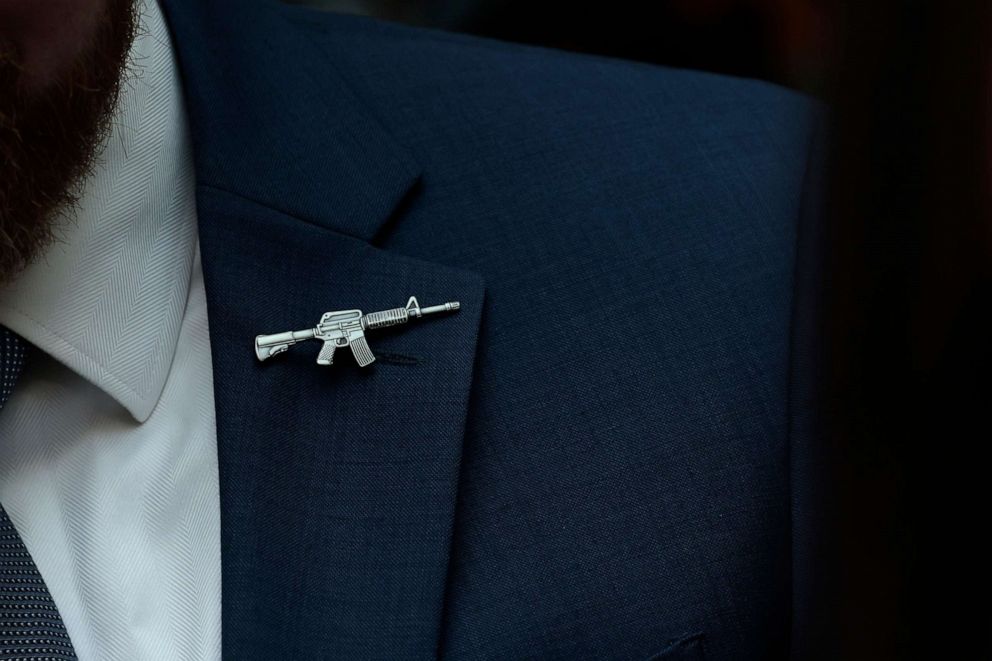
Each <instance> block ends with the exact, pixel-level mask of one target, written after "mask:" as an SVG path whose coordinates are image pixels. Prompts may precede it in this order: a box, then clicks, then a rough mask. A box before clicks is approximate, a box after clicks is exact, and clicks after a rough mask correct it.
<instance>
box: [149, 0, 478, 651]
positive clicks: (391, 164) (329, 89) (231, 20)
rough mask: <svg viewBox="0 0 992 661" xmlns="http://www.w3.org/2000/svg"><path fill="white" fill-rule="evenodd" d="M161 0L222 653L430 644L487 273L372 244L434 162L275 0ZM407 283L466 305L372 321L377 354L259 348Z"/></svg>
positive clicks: (377, 303)
mask: <svg viewBox="0 0 992 661" xmlns="http://www.w3.org/2000/svg"><path fill="white" fill-rule="evenodd" d="M164 6H165V9H166V12H167V15H168V17H169V20H170V24H171V26H172V28H173V38H174V39H175V42H176V48H177V51H178V52H179V56H180V57H179V59H180V63H181V66H182V69H183V75H184V79H185V81H184V82H185V88H186V91H187V106H188V108H189V115H190V124H191V126H192V128H193V142H194V152H195V160H196V164H197V177H198V184H199V185H198V193H197V210H198V217H199V227H200V240H201V251H202V255H203V270H204V281H205V285H206V294H207V304H208V313H209V319H210V340H211V353H212V356H213V363H214V390H215V404H216V410H217V442H218V460H219V472H220V487H221V494H220V496H221V543H222V554H223V555H222V580H223V588H222V592H223V596H222V618H223V622H222V625H223V629H224V636H223V640H224V642H223V656H224V658H230V659H239V660H240V659H254V658H427V657H431V656H434V654H435V653H436V649H437V644H438V635H439V628H440V622H441V612H442V600H443V595H444V588H445V580H446V576H447V568H448V553H449V544H450V540H451V528H452V525H453V514H454V505H455V496H456V492H457V483H458V474H459V466H460V459H461V449H462V442H463V438H464V427H465V420H466V412H467V407H468V400H469V394H470V389H471V383H472V368H473V363H474V357H475V346H476V337H477V334H478V328H479V322H480V316H481V309H482V302H483V285H482V282H481V280H480V278H479V277H478V276H476V275H475V274H472V273H468V272H464V271H460V270H457V269H451V268H448V267H445V266H442V265H438V264H432V263H427V262H423V261H419V260H414V259H410V258H407V257H404V256H402V255H397V254H393V253H390V252H388V251H384V250H380V249H378V248H376V247H374V246H373V245H371V244H370V243H369V240H370V239H371V238H372V237H374V236H375V235H376V234H377V232H380V230H381V228H382V227H383V224H384V223H385V222H386V221H387V219H388V218H389V217H390V215H391V214H393V213H395V211H394V208H395V206H396V205H397V204H398V203H399V202H400V201H401V200H402V199H403V198H404V197H405V196H406V195H407V194H408V191H410V189H411V187H412V186H413V184H414V182H415V181H416V179H417V172H418V171H419V169H418V168H417V166H416V165H415V164H414V163H413V161H412V160H411V158H410V156H409V154H408V153H407V152H406V151H405V150H404V149H403V148H402V147H400V146H399V145H397V144H395V142H394V141H393V140H392V138H391V137H390V136H388V135H387V134H386V132H385V131H384V130H383V129H382V128H381V126H379V124H378V123H377V122H376V121H375V120H374V119H372V117H371V114H370V113H369V112H368V111H367V110H366V109H363V108H362V107H361V105H360V104H359V103H358V102H357V100H356V99H354V97H352V96H351V94H350V93H349V91H348V89H347V88H346V86H345V85H344V84H343V83H342V82H341V80H340V79H339V78H337V77H336V76H335V75H334V74H333V72H332V71H331V70H330V68H329V66H328V64H327V63H326V62H324V61H323V57H322V56H321V55H320V53H317V52H314V51H313V50H312V49H311V48H310V47H309V46H307V44H306V42H304V41H303V37H300V36H294V35H293V34H292V33H293V30H292V29H291V28H290V27H289V26H288V25H287V24H286V22H285V20H284V18H283V17H282V14H281V12H280V10H279V9H278V8H277V7H268V6H264V7H262V8H257V7H254V6H251V5H249V3H246V4H245V5H241V4H231V5H228V4H226V3H222V2H215V3H202V2H200V1H199V0H196V1H193V0H165V2H164ZM301 221H303V222H301ZM410 295H416V296H418V298H419V299H420V301H421V302H422V303H424V304H425V305H429V304H433V303H435V302H442V301H444V300H459V301H461V303H462V309H461V311H460V312H459V313H458V314H454V315H451V316H447V317H443V318H439V319H425V320H423V321H421V322H419V323H417V324H415V325H413V324H411V325H410V326H405V327H400V328H398V329H387V330H384V331H379V332H377V333H376V334H370V337H369V342H370V344H371V346H372V350H373V352H375V353H376V354H377V355H378V356H379V361H377V362H376V363H375V364H374V365H373V366H371V367H370V368H366V369H364V370H363V369H361V368H358V367H357V366H356V365H355V364H354V361H352V360H351V359H350V358H346V357H342V359H340V360H337V359H336V364H335V365H334V366H333V367H330V368H326V367H318V366H317V365H316V364H315V358H316V353H317V349H318V347H316V346H312V345H301V346H299V347H294V348H293V349H292V350H291V351H290V352H288V353H287V354H285V355H281V356H278V357H276V358H273V359H271V360H270V361H268V362H266V363H263V364H260V363H259V362H258V361H257V360H256V359H255V356H254V352H253V349H252V340H253V337H254V336H255V335H256V334H258V333H272V332H279V331H284V330H297V329H301V328H307V327H310V326H312V325H313V324H314V323H315V322H316V321H317V320H318V319H319V317H320V315H321V314H322V313H323V312H325V311H328V310H335V309H348V308H354V307H358V308H362V309H364V310H365V311H371V310H374V309H383V308H389V307H394V306H398V305H402V304H404V303H405V302H406V299H407V297H408V296H410ZM390 331H394V332H390Z"/></svg>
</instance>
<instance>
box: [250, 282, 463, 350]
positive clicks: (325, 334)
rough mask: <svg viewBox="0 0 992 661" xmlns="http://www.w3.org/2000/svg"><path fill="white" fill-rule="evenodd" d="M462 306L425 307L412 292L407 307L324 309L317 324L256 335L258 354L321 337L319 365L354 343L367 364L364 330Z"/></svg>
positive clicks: (355, 348) (449, 304)
mask: <svg viewBox="0 0 992 661" xmlns="http://www.w3.org/2000/svg"><path fill="white" fill-rule="evenodd" d="M459 307H461V306H460V305H459V304H458V302H457V301H454V302H451V303H444V304H443V305H432V306H430V307H427V308H422V307H420V303H418V302H417V297H416V296H411V297H410V300H409V301H407V304H406V307H404V308H393V309H391V310H382V311H381V312H373V313H371V314H362V311H361V310H338V311H336V312H325V313H324V316H322V317H321V318H320V321H319V322H318V323H317V327H316V328H308V329H306V330H301V331H288V332H286V333H276V334H275V335H257V336H255V355H256V356H258V359H259V360H266V359H267V358H271V357H272V356H275V355H276V354H280V353H283V352H284V351H286V350H288V349H289V348H290V347H291V346H293V345H294V344H296V343H297V342H303V341H305V340H321V341H322V342H323V343H324V346H323V348H321V350H320V354H318V355H317V364H318V365H330V364H331V363H333V362H334V352H335V350H337V349H341V348H344V347H351V353H352V354H354V356H355V361H356V362H357V363H358V364H359V365H361V366H362V367H365V366H366V365H370V364H371V363H372V362H373V361H375V356H374V355H373V354H372V350H371V349H369V343H368V342H367V341H366V340H365V331H368V330H373V329H376V328H385V327H386V326H396V325H397V324H405V323H406V322H408V321H410V319H419V318H420V317H423V316H424V315H427V314H434V313H435V312H453V311H455V310H457V309H458V308H459Z"/></svg>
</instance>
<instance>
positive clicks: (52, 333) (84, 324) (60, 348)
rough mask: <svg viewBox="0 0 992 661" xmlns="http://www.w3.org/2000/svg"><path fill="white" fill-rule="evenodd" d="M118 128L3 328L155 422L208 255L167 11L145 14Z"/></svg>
mask: <svg viewBox="0 0 992 661" xmlns="http://www.w3.org/2000/svg"><path fill="white" fill-rule="evenodd" d="M130 63H131V67H132V71H133V72H132V73H131V74H130V76H129V78H128V80H126V81H125V82H124V84H123V85H122V88H121V89H122V92H121V99H120V103H119V105H118V108H117V111H116V113H115V118H114V121H113V124H112V126H113V128H112V130H111V134H110V136H109V139H108V140H107V142H106V146H105V147H104V149H103V151H102V153H101V155H100V157H99V161H98V165H97V168H96V169H95V171H94V172H93V173H92V174H91V175H90V177H89V178H88V179H87V181H86V182H85V184H84V189H83V194H82V197H81V200H80V205H79V208H78V211H77V212H76V213H75V214H73V218H71V219H68V220H67V221H65V222H64V223H62V225H61V229H60V241H59V242H58V243H56V244H55V245H53V246H52V247H51V248H50V249H49V250H48V251H47V252H46V254H45V255H44V256H43V257H42V258H41V259H39V260H37V261H36V262H34V263H33V264H31V265H29V266H28V268H27V269H26V270H25V271H24V272H23V273H21V274H20V275H19V276H18V277H17V279H16V280H15V281H14V282H12V283H10V284H9V285H7V286H6V287H4V288H3V289H2V290H0V324H3V325H5V326H7V327H9V328H10V329H11V330H13V331H14V332H16V333H18V334H19V335H21V336H22V337H24V338H25V339H26V340H28V341H29V342H31V343H32V344H34V345H35V346H37V347H38V348H40V349H41V350H42V351H44V352H46V353H48V354H49V355H51V356H52V357H54V358H55V359H57V360H59V361H60V362H62V363H64V364H65V365H67V366H68V367H69V368H71V369H73V370H74V371H76V372H78V373H79V374H80V375H81V376H83V377H84V378H86V379H87V380H89V381H91V382H92V383H94V384H95V385H96V386H98V387H99V388H101V389H102V390H104V391H105V392H106V393H107V394H109V395H110V396H112V397H113V398H114V399H116V400H117V401H118V402H120V404H121V405H123V406H124V407H125V408H126V409H127V410H128V411H130V413H131V415H132V416H133V417H134V418H135V419H136V420H138V421H139V422H143V421H144V420H146V419H147V418H148V416H149V415H151V412H152V410H153V409H154V408H155V405H156V404H157V402H158V400H159V397H160V395H161V393H162V389H163V388H164V386H165V382H166V379H167V377H168V375H169V370H170V368H171V365H172V359H173V355H174V353H175V349H176V342H177V341H178V338H179V329H180V326H181V322H182V318H183V314H184V310H185V307H186V299H187V296H188V293H189V281H190V272H191V268H192V264H193V257H194V254H195V251H196V207H195V199H194V179H193V163H192V153H191V148H190V144H189V137H188V129H187V125H186V118H185V112H184V109H183V105H182V93H181V85H180V81H179V76H178V68H177V67H176V63H175V58H174V54H173V52H172V47H171V41H170V38H169V34H168V29H167V27H166V24H165V21H164V19H163V17H162V14H161V12H160V10H159V8H158V5H157V4H156V2H155V0H148V1H147V2H145V3H143V4H142V5H141V29H140V30H139V36H138V37H137V38H136V40H135V42H134V45H133V46H132V48H131V54H130Z"/></svg>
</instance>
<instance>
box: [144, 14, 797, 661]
mask: <svg viewBox="0 0 992 661" xmlns="http://www.w3.org/2000/svg"><path fill="white" fill-rule="evenodd" d="M163 4H164V6H165V9H166V13H167V16H168V19H169V23H170V26H171V29H172V34H173V38H174V40H175V45H176V50H177V52H178V56H179V60H180V66H181V72H182V76H183V80H184V86H185V93H186V104H187V110H188V115H189V119H190V122H191V126H192V135H193V140H194V145H193V147H194V152H195V163H196V178H197V196H198V198H197V199H198V214H199V224H200V235H201V250H202V255H203V264H204V272H205V278H206V290H207V301H208V305H209V320H210V335H211V343H212V344H211V346H212V352H213V360H214V381H215V389H216V409H217V425H218V427H217V434H218V446H219V459H220V479H221V507H222V514H221V523H222V545H223V546H222V549H223V651H224V657H225V658H226V659H238V660H244V659H325V658H326V659H426V658H433V657H436V656H440V657H443V658H450V659H524V658H534V659H569V660H572V659H631V660H644V659H649V658H656V659H703V658H706V659H759V658H785V657H787V656H788V655H789V654H790V650H792V651H793V652H794V651H795V649H796V648H797V646H801V645H802V640H803V636H804V627H805V620H806V615H805V614H806V612H807V610H808V607H809V600H810V597H809V595H808V590H807V588H806V587H805V586H806V584H807V582H808V577H807V574H808V569H807V567H806V565H807V560H806V558H807V557H808V553H807V549H806V546H807V545H808V542H807V539H808V536H807V534H806V531H807V528H809V526H810V521H811V520H812V518H811V517H812V513H810V512H809V511H808V509H809V508H808V506H807V505H806V499H807V497H808V492H809V491H810V490H811V487H810V484H811V481H810V480H809V479H808V475H807V473H808V466H807V464H808V463H809V461H810V460H809V456H808V451H807V447H806V441H805V440H804V439H805V435H804V433H803V426H804V424H805V423H804V422H803V418H804V410H805V409H804V406H805V405H804V403H803V401H802V398H803V395H802V393H801V391H802V389H803V386H802V382H803V381H804V379H805V378H806V373H807V371H808V370H806V368H804V367H802V365H801V363H800V361H798V360H797V358H796V353H797V349H796V346H795V345H796V341H795V337H796V335H797V325H801V323H802V322H801V320H799V319H797V314H796V312H795V311H796V308H797V306H798V305H799V303H797V301H798V300H801V299H799V298H797V297H798V294H797V291H798V290H799V289H800V287H799V286H798V285H799V280H800V279H799V278H797V275H796V274H797V272H800V273H801V262H802V260H801V259H800V258H799V257H798V256H797V255H798V254H799V249H798V248H797V246H798V245H801V243H802V232H801V231H800V227H801V222H800V218H801V217H802V215H803V208H804V201H803V200H804V197H806V196H808V195H809V192H808V190H807V189H809V186H808V185H807V184H805V183H804V182H808V181H809V180H810V179H811V176H810V174H809V172H810V169H809V165H810V162H811V147H810V144H811V137H812V134H813V129H812V127H813V119H812V117H813V113H812V109H811V106H810V103H809V102H808V101H806V100H804V99H803V98H802V97H800V96H798V95H796V94H793V93H790V92H787V91H785V90H782V89H779V88H777V87H774V86H771V85H767V84H762V83H757V82H747V81H740V80H733V79H728V78H723V77H718V76H713V75H706V74H700V73H691V72H684V71H674V70H666V69H661V68H655V67H651V66H644V65H639V64H634V63H629V62H621V61H613V60H609V59H602V58H594V57H585V56H578V55H574V54H565V53H560V52H554V51H548V50H541V49H535V48H530V47H522V46H515V45H508V44H502V43H495V42H491V41H485V40H481V39H475V38H469V37H464V36H458V35H453V34H445V33H438V32H431V31H422V30H415V29H409V28H405V27H399V26H394V25H388V24H383V23H379V22H374V21H370V20H366V19H361V18H349V17H342V16H336V15H330V14H321V13H314V12H310V11H307V10H301V9H298V8H292V7H286V6H281V5H277V4H267V3H266V4H262V3H259V4H256V3H254V2H234V1H231V0H215V1H209V2H207V1H203V0H165V1H164V3H163ZM806 206H809V204H808V203H807V204H806ZM797 267H800V268H797ZM410 295H416V296H417V297H418V298H419V299H420V301H421V302H422V303H423V304H433V303H436V302H441V301H446V300H459V301H461V303H462V309H461V311H460V312H459V313H458V314H455V315H450V316H447V317H443V318H436V319H435V318H432V319H430V320H424V321H422V322H419V323H418V324H416V325H410V326H404V327H401V328H400V329H399V330H397V331H396V332H380V333H378V334H374V335H372V336H371V337H370V343H371V345H372V349H373V351H374V352H376V354H377V355H378V357H379V360H378V361H377V362H376V363H375V364H374V365H373V366H371V367H369V368H368V369H364V370H363V369H360V368H358V367H357V366H356V365H354V363H353V361H351V360H350V359H348V358H346V357H345V356H341V357H340V358H339V360H338V361H337V364H335V365H334V367H332V368H322V367H318V366H317V365H316V364H315V363H314V359H315V354H316V351H317V348H318V347H317V346H309V345H307V346H306V348H303V347H297V348H295V349H294V350H292V351H290V352H288V353H287V354H284V355H281V356H279V357H278V359H273V360H270V361H267V362H265V363H261V364H260V363H259V362H258V361H257V360H256V359H255V356H254V353H253V348H252V342H253V338H254V336H255V335H256V334H258V333H271V332H278V331H282V330H289V329H296V328H306V327H308V326H312V325H313V324H314V323H315V322H316V321H317V319H318V318H319V317H320V315H321V314H322V313H323V312H325V311H327V310H334V309H346V308H361V309H363V310H366V311H370V310H375V309H383V308H389V307H394V306H397V305H402V304H404V303H405V302H406V300H407V297H408V296H410Z"/></svg>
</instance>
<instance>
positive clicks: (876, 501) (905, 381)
mask: <svg viewBox="0 0 992 661" xmlns="http://www.w3.org/2000/svg"><path fill="white" fill-rule="evenodd" d="M295 1H296V2H298V3H301V4H309V5H312V6H317V7H320V8H322V9H331V10H335V11H344V12H351V13H362V14H368V15H371V16H376V17H379V18H385V19H387V20H394V21H400V22H405V23H410V24H414V25H420V26H426V27H433V28H440V29H445V30H452V31H458V32H467V33H471V34H477V35H482V36H486V37H492V38H497V39H503V40H509V41H517V42H524V43H531V44H537V45H542V46H551V47H555V48H563V49H567V50H573V51H579V52H586V53H595V54H600V55H608V56H614V57H621V58H626V59H634V60H641V61H644V62H650V63H655V64H661V65H667V66H675V67H685V68H693V69H703V70H708V71H715V72H720V73H726V74H732V75H737V76H745V77H751V78H759V79H763V80H768V81H771V82H775V83H779V84H782V85H785V86H788V87H791V88H794V89H797V90H800V91H802V92H805V93H808V94H812V95H814V96H816V97H818V98H820V99H821V100H823V101H824V103H825V105H824V107H825V108H827V109H828V113H827V117H828V124H829V130H828V131H827V140H826V161H827V165H828V171H829V180H828V182H827V191H828V194H827V196H826V208H825V209H824V210H823V211H824V224H823V237H822V241H821V242H820V245H821V248H822V251H823V255H822V261H823V264H824V265H825V268H824V269H823V271H822V273H820V274H819V277H818V280H819V286H820V288H821V290H822V297H821V309H820V311H819V312H820V314H821V317H822V324H821V327H822V328H821V330H822V333H823V339H822V354H821V355H820V356H819V358H820V360H819V361H818V362H817V364H818V365H819V368H818V369H819V372H818V377H819V379H818V382H819V384H820V386H821V389H822V396H821V398H820V401H821V405H820V416H821V424H820V425H819V428H820V429H821V430H822V432H823V436H822V438H819V439H817V441H816V442H818V443H820V444H821V445H822V447H823V449H824V450H825V453H824V454H825V456H827V457H831V458H832V460H833V461H832V462H827V463H828V464H830V465H825V466H823V467H822V471H823V474H824V475H826V476H828V482H829V483H830V484H831V485H832V487H833V493H832V498H831V502H832V505H833V509H832V511H830V512H829V516H828V519H827V520H826V521H824V523H823V526H824V529H825V530H827V531H828V533H829V534H828V535H825V537H826V538H828V539H829V540H831V542H832V546H830V547H827V548H825V549H824V554H823V557H822V558H821V559H820V564H821V568H822V569H821V571H822V584H823V585H824V586H829V587H830V588H831V589H832V592H830V594H827V597H829V600H830V604H831V607H830V608H829V609H828V610H827V611H825V616H824V621H823V622H822V631H821V632H820V633H821V635H822V640H824V643H825V645H824V654H823V657H822V658H831V659H833V658H837V659H872V660H875V659H878V660H882V659H927V660H931V659H992V606H990V604H992V530H990V528H992V526H990V521H992V486H990V485H992V464H990V462H989V461H988V458H987V457H988V456H989V455H990V454H992V453H990V452H989V446H990V444H992V430H990V423H992V192H990V191H992V167H990V165H992V159H990V154H992V150H990V146H992V131H990V128H992V97H990V91H992V48H990V41H992V40H990V37H992V2H989V1H988V0H956V1H955V2H938V1H924V0H860V1H858V2H845V1H843V0H663V1H659V2H633V1H631V0H613V1H612V2H600V3H587V2H581V1H575V2H556V1H554V0H526V1H525V0H413V1H408V0H295ZM828 649H829V651H827V650H828Z"/></svg>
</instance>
